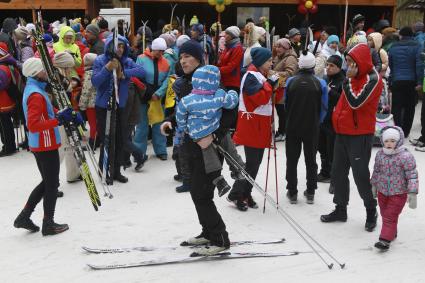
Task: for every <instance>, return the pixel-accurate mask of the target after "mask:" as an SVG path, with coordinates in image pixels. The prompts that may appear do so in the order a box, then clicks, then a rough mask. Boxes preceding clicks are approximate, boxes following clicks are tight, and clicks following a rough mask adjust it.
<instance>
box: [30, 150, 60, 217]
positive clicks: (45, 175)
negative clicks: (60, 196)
mask: <svg viewBox="0 0 425 283" xmlns="http://www.w3.org/2000/svg"><path fill="white" fill-rule="evenodd" d="M34 156H35V160H36V162H37V167H38V170H39V171H40V174H41V178H42V180H41V183H40V184H38V186H37V187H35V189H34V190H33V191H32V192H31V194H30V196H29V198H28V201H27V203H26V205H25V208H26V209H29V210H30V211H31V212H32V211H34V209H35V207H36V206H37V204H38V203H39V202H40V201H41V199H42V198H43V209H44V219H53V217H54V215H55V207H56V199H57V192H58V187H59V169H60V164H59V152H58V150H57V149H56V150H52V151H41V152H34Z"/></svg>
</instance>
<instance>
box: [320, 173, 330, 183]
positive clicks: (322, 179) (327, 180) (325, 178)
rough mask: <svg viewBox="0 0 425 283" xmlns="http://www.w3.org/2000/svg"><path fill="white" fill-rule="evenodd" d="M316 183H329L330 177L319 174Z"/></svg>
mask: <svg viewBox="0 0 425 283" xmlns="http://www.w3.org/2000/svg"><path fill="white" fill-rule="evenodd" d="M317 182H320V183H330V182H331V176H327V175H324V174H322V173H320V174H319V175H317Z"/></svg>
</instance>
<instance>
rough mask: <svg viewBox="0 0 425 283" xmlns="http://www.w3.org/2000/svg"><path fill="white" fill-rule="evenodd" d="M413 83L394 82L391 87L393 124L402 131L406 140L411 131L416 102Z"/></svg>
mask: <svg viewBox="0 0 425 283" xmlns="http://www.w3.org/2000/svg"><path fill="white" fill-rule="evenodd" d="M415 87H416V82H414V81H395V82H394V83H393V85H392V86H391V91H392V109H391V113H392V114H393V115H394V123H395V125H396V126H399V127H401V128H402V129H403V132H404V136H405V137H406V138H407V137H408V136H409V134H410V130H411V129H412V124H413V118H414V117H415V105H416V102H417V96H418V94H417V92H416V90H415Z"/></svg>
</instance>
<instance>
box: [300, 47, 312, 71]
mask: <svg viewBox="0 0 425 283" xmlns="http://www.w3.org/2000/svg"><path fill="white" fill-rule="evenodd" d="M314 66H316V58H315V57H314V55H313V53H311V52H305V51H303V53H301V55H300V58H299V59H298V67H299V68H300V69H312V68H314Z"/></svg>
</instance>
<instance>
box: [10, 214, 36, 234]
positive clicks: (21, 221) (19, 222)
mask: <svg viewBox="0 0 425 283" xmlns="http://www.w3.org/2000/svg"><path fill="white" fill-rule="evenodd" d="M30 215H31V213H29V212H27V211H25V210H22V211H21V213H19V215H18V217H16V219H15V221H14V222H13V226H14V227H15V228H24V229H26V230H28V231H30V232H33V233H35V232H38V231H40V227H38V226H37V225H35V224H34V222H32V220H31V219H30Z"/></svg>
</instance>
